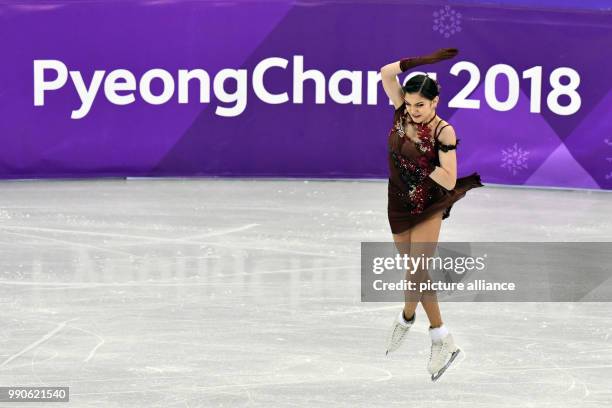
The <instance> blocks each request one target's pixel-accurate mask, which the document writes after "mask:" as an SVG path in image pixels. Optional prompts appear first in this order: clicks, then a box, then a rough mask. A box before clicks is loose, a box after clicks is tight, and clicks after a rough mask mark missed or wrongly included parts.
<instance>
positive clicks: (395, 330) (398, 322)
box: [385, 309, 416, 355]
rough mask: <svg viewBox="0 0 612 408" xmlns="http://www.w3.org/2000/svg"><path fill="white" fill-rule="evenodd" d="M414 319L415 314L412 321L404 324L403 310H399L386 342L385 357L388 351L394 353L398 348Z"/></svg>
mask: <svg viewBox="0 0 612 408" xmlns="http://www.w3.org/2000/svg"><path fill="white" fill-rule="evenodd" d="M415 318H416V314H415V315H413V316H412V320H409V321H408V322H406V320H405V319H404V310H403V309H402V310H400V312H399V314H398V315H397V316H396V317H395V321H394V322H393V326H392V327H391V332H390V333H389V340H388V341H387V352H386V353H385V355H386V354H389V352H390V351H395V350H397V349H398V348H399V346H400V345H401V344H402V341H404V337H405V336H406V334H407V333H408V331H409V330H410V327H411V326H412V325H413V324H414V320H415Z"/></svg>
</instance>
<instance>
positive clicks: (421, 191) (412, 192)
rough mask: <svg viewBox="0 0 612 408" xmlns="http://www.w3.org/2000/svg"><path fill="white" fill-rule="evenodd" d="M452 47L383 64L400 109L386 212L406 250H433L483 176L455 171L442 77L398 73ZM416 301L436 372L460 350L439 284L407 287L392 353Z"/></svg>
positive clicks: (424, 275) (422, 273)
mask: <svg viewBox="0 0 612 408" xmlns="http://www.w3.org/2000/svg"><path fill="white" fill-rule="evenodd" d="M457 53H458V51H457V50H456V49H454V48H446V49H441V50H438V51H436V52H434V53H432V54H431V55H427V56H424V57H411V58H404V59H401V60H399V61H396V62H393V63H391V64H388V65H385V66H384V67H382V68H381V71H380V72H381V76H382V82H383V87H384V89H385V92H386V93H387V96H388V97H389V98H390V99H391V101H392V102H393V105H394V107H395V112H394V116H393V126H392V128H391V131H390V133H389V139H388V154H389V184H388V217H389V224H390V226H391V232H392V233H393V240H394V242H395V243H396V246H397V248H398V249H399V250H400V252H403V253H408V254H409V256H414V257H417V256H421V255H424V256H426V257H427V256H433V255H434V252H435V247H436V245H435V244H436V243H437V242H438V236H439V233H440V227H441V224H442V220H443V219H445V218H447V217H448V216H449V215H450V210H451V207H452V205H453V203H455V202H456V201H457V200H459V199H461V198H462V197H464V196H465V193H466V192H467V191H468V190H470V189H472V188H475V187H481V186H482V184H481V182H480V176H479V175H478V174H477V173H473V174H472V175H470V176H468V177H463V178H459V179H458V178H457V159H456V154H455V150H456V147H457V143H458V142H459V139H457V138H456V135H455V130H454V129H453V127H452V126H451V125H449V124H448V123H447V122H445V121H444V120H442V119H441V118H440V117H439V116H438V115H437V114H436V107H437V106H438V103H439V101H440V97H439V91H440V87H439V85H438V83H437V82H436V81H435V80H434V79H432V78H430V77H429V76H426V75H416V76H414V77H412V78H411V79H410V80H409V81H408V82H407V83H406V85H405V86H403V87H402V86H401V85H400V82H399V80H398V78H397V75H398V74H400V73H402V72H405V71H407V70H409V69H411V68H413V67H416V66H419V65H424V64H433V63H435V62H438V61H442V60H446V59H450V58H453V57H454V56H455V55H457ZM428 278H429V276H428V271H427V270H424V269H421V270H418V271H412V274H411V275H410V277H409V278H408V279H412V280H415V279H417V280H421V281H423V280H427V279H428ZM419 302H420V303H421V304H422V305H423V309H424V310H425V312H426V313H427V317H428V319H429V322H430V327H429V334H430V337H431V340H432V345H431V354H430V359H429V363H428V370H429V372H430V374H431V378H432V380H434V381H435V380H436V379H437V378H439V376H440V375H442V373H443V372H444V370H445V369H446V367H448V366H449V365H450V363H452V361H453V360H454V358H455V357H456V356H457V355H458V354H459V352H460V349H459V348H458V347H457V346H456V345H455V343H454V340H453V336H452V335H451V334H450V333H449V330H448V328H447V327H446V325H445V324H444V323H443V321H442V317H441V315H440V308H439V306H438V300H437V297H436V294H435V292H422V293H406V302H405V305H404V308H403V310H402V311H400V313H399V314H398V316H397V317H396V319H395V321H394V323H393V327H392V329H391V333H390V335H389V340H388V345H387V353H388V352H391V351H394V350H396V349H397V348H398V347H399V346H400V344H401V342H402V341H403V339H404V337H405V336H406V334H407V333H408V331H409V329H410V327H411V326H412V324H413V323H414V321H415V310H416V307H417V305H418V304H419Z"/></svg>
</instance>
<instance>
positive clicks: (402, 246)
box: [393, 230, 419, 319]
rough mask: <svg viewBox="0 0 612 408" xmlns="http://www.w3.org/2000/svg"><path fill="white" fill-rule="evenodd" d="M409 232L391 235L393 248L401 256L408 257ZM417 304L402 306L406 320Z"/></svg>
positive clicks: (408, 302)
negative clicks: (393, 242) (405, 255)
mask: <svg viewBox="0 0 612 408" xmlns="http://www.w3.org/2000/svg"><path fill="white" fill-rule="evenodd" d="M410 232H411V230H407V231H404V232H402V233H400V234H393V241H395V247H396V248H397V250H398V251H399V253H400V254H401V255H403V254H408V255H410ZM406 278H407V279H409V278H410V276H409V275H407V277H406ZM418 304H419V300H413V301H410V300H406V302H405V304H404V317H405V318H406V319H410V318H411V317H412V316H413V315H414V311H415V310H416V307H417V305H418Z"/></svg>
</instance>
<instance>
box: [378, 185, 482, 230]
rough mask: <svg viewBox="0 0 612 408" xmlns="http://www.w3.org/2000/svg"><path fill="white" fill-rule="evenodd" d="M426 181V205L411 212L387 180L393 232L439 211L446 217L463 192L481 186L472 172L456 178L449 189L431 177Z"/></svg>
mask: <svg viewBox="0 0 612 408" xmlns="http://www.w3.org/2000/svg"><path fill="white" fill-rule="evenodd" d="M426 183H427V186H426V188H428V190H429V191H430V198H429V200H428V205H427V206H426V207H425V209H424V210H423V211H422V212H420V213H419V214H411V213H410V210H409V209H407V208H406V206H405V204H404V202H403V200H402V199H401V198H400V197H399V196H398V195H397V192H398V188H397V187H396V186H395V185H394V184H393V183H391V182H389V186H388V191H387V193H388V195H387V196H388V206H387V215H388V217H389V225H390V226H391V232H392V233H393V234H399V233H402V232H404V231H406V230H409V229H410V228H412V227H414V226H415V225H417V224H418V223H420V222H422V221H425V220H427V219H429V218H431V217H433V216H436V215H437V214H439V213H442V219H446V218H448V217H449V216H450V210H451V208H452V206H453V204H454V203H455V202H457V201H458V200H460V199H462V198H463V197H465V193H467V192H468V191H469V190H471V189H473V188H477V187H483V184H482V183H481V182H480V175H478V173H472V174H470V175H469V176H467V177H461V178H458V179H457V183H456V184H455V188H454V189H452V190H450V191H448V190H446V189H445V188H443V187H442V186H440V185H438V184H437V183H436V182H435V181H433V180H431V179H427V180H426Z"/></svg>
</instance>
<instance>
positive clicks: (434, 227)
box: [410, 212, 442, 328]
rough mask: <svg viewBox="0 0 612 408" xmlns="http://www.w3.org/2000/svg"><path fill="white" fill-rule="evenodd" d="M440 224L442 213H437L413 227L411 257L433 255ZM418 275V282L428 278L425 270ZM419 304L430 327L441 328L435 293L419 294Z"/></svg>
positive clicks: (440, 317)
mask: <svg viewBox="0 0 612 408" xmlns="http://www.w3.org/2000/svg"><path fill="white" fill-rule="evenodd" d="M441 224H442V212H439V213H438V214H436V215H435V216H433V217H431V218H429V219H427V220H425V221H423V222H421V223H419V224H417V225H415V226H414V227H413V228H412V229H411V230H410V242H411V251H410V252H411V254H410V255H411V256H412V257H418V256H421V253H424V255H425V257H428V256H433V255H434V253H435V249H436V245H434V243H437V242H438V237H439V235H440V227H441ZM418 243H431V245H418ZM418 273H419V274H421V277H420V278H419V279H420V280H427V279H428V278H429V274H428V272H427V270H422V271H419V272H418ZM421 304H422V305H423V309H425V313H427V318H428V319H429V324H430V327H432V328H433V327H440V326H442V316H441V315H440V307H439V305H438V298H437V296H436V292H435V291H429V292H423V293H422V294H421ZM415 307H416V306H415Z"/></svg>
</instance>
